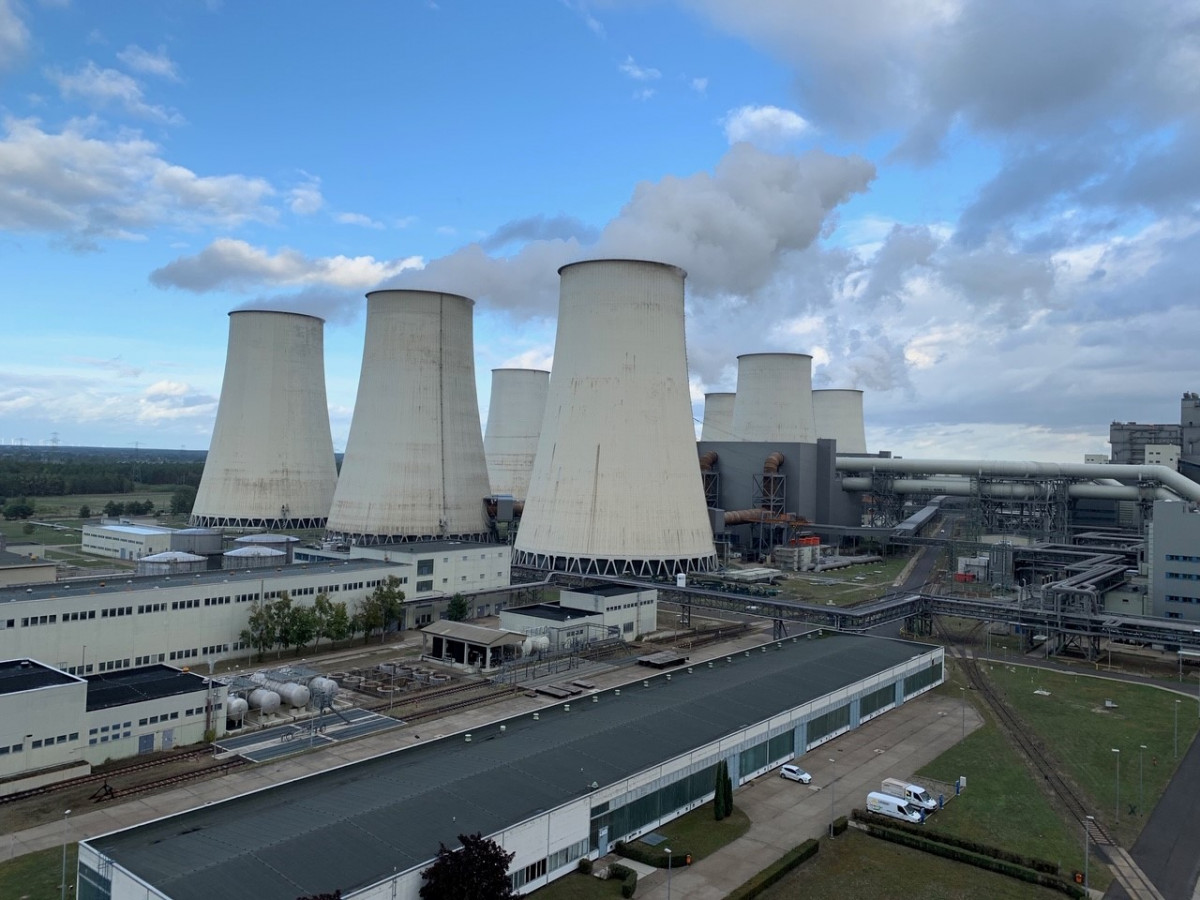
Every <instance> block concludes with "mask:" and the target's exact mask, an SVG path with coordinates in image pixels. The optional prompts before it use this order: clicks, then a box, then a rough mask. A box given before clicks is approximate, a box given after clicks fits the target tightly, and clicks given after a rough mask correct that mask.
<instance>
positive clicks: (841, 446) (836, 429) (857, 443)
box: [812, 388, 867, 453]
mask: <svg viewBox="0 0 1200 900" xmlns="http://www.w3.org/2000/svg"><path fill="white" fill-rule="evenodd" d="M812 399H813V418H814V420H815V421H816V427H817V437H818V438H833V439H834V440H836V441H837V449H838V453H866V452H867V431H866V425H865V423H864V422H863V392H862V391H856V390H850V389H847V388H827V389H825V390H819V391H813V392H812Z"/></svg>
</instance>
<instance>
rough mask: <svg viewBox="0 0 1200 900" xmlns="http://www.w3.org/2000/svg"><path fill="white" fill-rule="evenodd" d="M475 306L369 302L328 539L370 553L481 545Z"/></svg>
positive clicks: (423, 295)
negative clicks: (446, 541) (388, 547)
mask: <svg viewBox="0 0 1200 900" xmlns="http://www.w3.org/2000/svg"><path fill="white" fill-rule="evenodd" d="M473 306H474V301H473V300H468V299H467V298H466V297H459V296H457V295H455V294H440V293H434V292H430V291H372V292H371V293H369V294H367V336H366V341H365V344H364V346H363V362H362V374H361V375H360V376H359V381H358V399H357V400H356V401H355V405H354V418H353V419H352V420H351V423H350V435H349V437H348V438H347V441H346V456H345V459H343V460H342V474H341V477H340V478H339V479H338V486H337V492H336V493H335V494H334V498H333V506H332V508H331V509H330V512H329V523H328V525H327V530H328V532H329V534H330V535H331V536H333V537H338V538H344V539H349V540H351V541H354V542H356V543H364V544H373V543H388V542H405V541H419V540H431V539H437V538H455V539H462V540H479V539H482V538H484V537H485V534H486V529H485V525H484V519H483V498H484V497H486V496H487V495H488V493H489V489H488V475H487V463H486V462H485V461H484V456H483V434H482V431H481V430H480V427H479V404H478V400H477V398H476V394H475V360H474V355H473V354H474V346H473V331H472V321H471V314H472V307H473Z"/></svg>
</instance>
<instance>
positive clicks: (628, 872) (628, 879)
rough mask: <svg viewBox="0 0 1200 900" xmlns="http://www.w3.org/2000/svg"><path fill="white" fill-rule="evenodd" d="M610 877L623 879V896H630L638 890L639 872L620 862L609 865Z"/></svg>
mask: <svg viewBox="0 0 1200 900" xmlns="http://www.w3.org/2000/svg"><path fill="white" fill-rule="evenodd" d="M608 877H609V878H620V879H621V896H622V897H625V898H629V897H632V896H633V892H634V891H636V890H637V880H638V877H637V872H635V871H633V869H631V868H629V866H623V865H621V864H620V863H612V864H610V865H609V867H608Z"/></svg>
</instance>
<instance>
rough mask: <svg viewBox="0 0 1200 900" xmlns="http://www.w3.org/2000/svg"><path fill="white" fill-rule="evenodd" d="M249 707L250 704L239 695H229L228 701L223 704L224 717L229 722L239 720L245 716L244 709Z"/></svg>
mask: <svg viewBox="0 0 1200 900" xmlns="http://www.w3.org/2000/svg"><path fill="white" fill-rule="evenodd" d="M249 709H250V704H249V703H247V702H246V701H245V700H243V699H242V698H241V697H230V698H229V702H228V703H227V704H225V718H226V719H228V720H229V721H230V722H240V721H241V720H242V719H244V718H246V711H247V710H249Z"/></svg>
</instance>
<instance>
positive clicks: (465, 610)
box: [446, 594, 471, 622]
mask: <svg viewBox="0 0 1200 900" xmlns="http://www.w3.org/2000/svg"><path fill="white" fill-rule="evenodd" d="M470 615H471V604H470V603H468V602H467V598H466V597H464V596H463V595H462V594H455V595H454V596H453V597H451V598H450V603H449V604H448V605H447V606H446V618H447V619H449V620H450V621H451V622H462V621H463V620H465V619H467V618H468V617H469V616H470Z"/></svg>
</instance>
